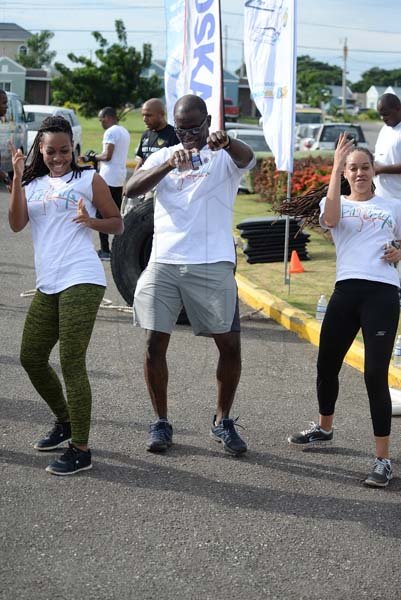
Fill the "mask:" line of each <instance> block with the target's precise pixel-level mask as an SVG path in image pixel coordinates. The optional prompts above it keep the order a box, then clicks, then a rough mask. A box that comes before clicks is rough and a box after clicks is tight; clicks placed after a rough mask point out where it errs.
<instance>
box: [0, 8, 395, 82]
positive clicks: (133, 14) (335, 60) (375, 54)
mask: <svg viewBox="0 0 401 600" xmlns="http://www.w3.org/2000/svg"><path fill="white" fill-rule="evenodd" d="M221 5H222V24H223V38H227V39H226V40H225V41H224V42H223V43H224V46H223V49H224V50H226V52H225V64H226V66H227V67H228V69H230V70H235V69H237V68H238V67H239V65H240V63H241V56H242V6H243V0H221ZM117 18H118V19H123V21H124V23H125V25H126V28H127V30H128V39H129V43H130V44H131V45H134V46H136V47H137V48H138V49H140V48H141V46H142V43H143V42H150V43H151V44H152V47H153V56H154V58H156V59H157V58H164V57H165V40H166V37H165V20H164V9H163V0H85V1H83V0H57V2H55V1H54V0H37V1H35V0H12V1H11V0H1V4H0V21H2V22H8V23H9V22H12V23H17V24H18V25H20V26H21V27H24V28H25V29H28V30H29V31H32V32H37V31H40V30H41V29H50V30H52V31H54V32H55V37H54V38H53V41H52V49H53V50H56V51H57V60H59V61H61V62H67V54H68V52H74V53H76V54H85V55H90V53H91V52H93V51H94V50H95V49H96V43H95V42H94V40H93V38H92V36H91V33H90V32H91V31H93V30H95V29H96V30H98V31H101V32H103V34H104V36H105V37H106V38H107V39H108V40H109V41H111V42H113V41H114V40H115V35H114V34H113V23H114V20H115V19H117ZM345 39H347V44H348V48H349V58H348V79H350V80H351V81H357V80H358V79H359V78H360V75H361V73H362V72H363V71H366V70H367V69H369V68H371V67H382V68H385V69H392V68H401V2H400V1H399V0H397V1H395V0H320V1H319V0H299V2H298V54H309V55H310V56H313V57H314V58H316V59H319V60H323V61H326V62H329V63H330V64H337V65H341V64H342V47H343V44H344V40H345Z"/></svg>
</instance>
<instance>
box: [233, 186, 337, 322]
mask: <svg viewBox="0 0 401 600" xmlns="http://www.w3.org/2000/svg"><path fill="white" fill-rule="evenodd" d="M258 198H259V197H258V196H257V195H242V194H239V195H238V196H237V200H236V203H235V207H234V226H235V225H237V223H240V222H241V221H242V220H243V219H246V218H248V217H260V216H271V215H273V214H274V213H273V212H272V211H271V207H270V205H269V204H267V203H265V202H258ZM305 232H306V233H310V235H311V239H310V241H309V243H308V246H307V248H308V254H309V256H310V259H311V260H308V261H303V262H302V264H303V267H304V269H305V273H297V274H294V275H291V281H290V286H288V285H285V284H284V264H283V262H279V263H261V264H255V265H250V264H249V263H247V262H246V256H245V255H244V254H243V252H242V251H241V249H240V248H239V249H238V272H239V273H241V274H242V275H244V276H245V277H247V278H248V279H250V280H251V281H252V282H253V283H254V284H256V285H258V286H260V287H261V288H263V289H265V290H267V291H269V292H271V293H272V294H274V295H275V296H278V297H279V298H282V299H283V300H286V301H287V302H289V303H290V304H292V305H293V306H295V307H297V308H299V309H301V310H304V311H305V312H307V313H309V314H311V315H314V314H315V311H316V303H317V301H318V299H319V296H320V295H321V294H325V295H326V298H327V299H329V298H330V296H331V293H332V291H333V287H334V281H335V249H334V245H333V244H332V243H331V242H330V241H329V240H327V239H325V238H324V237H323V236H322V235H321V234H320V233H316V232H315V231H313V230H312V231H311V230H305ZM234 233H235V235H236V237H238V236H239V232H238V230H237V229H235V230H234ZM239 239H240V240H241V238H239Z"/></svg>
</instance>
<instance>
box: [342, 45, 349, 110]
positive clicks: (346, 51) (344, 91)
mask: <svg viewBox="0 0 401 600" xmlns="http://www.w3.org/2000/svg"><path fill="white" fill-rule="evenodd" d="M347 58H348V46H347V38H345V40H344V47H343V98H342V109H343V115H345V110H346V106H347Z"/></svg>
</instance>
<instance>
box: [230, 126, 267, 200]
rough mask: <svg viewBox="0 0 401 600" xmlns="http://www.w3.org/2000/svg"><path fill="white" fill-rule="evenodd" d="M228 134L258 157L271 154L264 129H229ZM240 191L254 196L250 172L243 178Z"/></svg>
mask: <svg viewBox="0 0 401 600" xmlns="http://www.w3.org/2000/svg"><path fill="white" fill-rule="evenodd" d="M227 133H228V135H229V136H230V137H232V138H234V139H236V140H241V142H245V144H248V146H250V147H251V148H252V150H253V151H254V152H255V154H256V155H257V154H259V153H261V154H267V153H270V154H271V150H270V148H269V146H268V145H267V142H266V140H265V136H264V133H263V130H262V129H229V131H227ZM238 191H239V192H243V193H246V194H253V192H254V189H253V183H252V176H251V175H250V173H249V171H248V172H247V173H245V175H243V176H242V177H241V181H240V184H239V188H238Z"/></svg>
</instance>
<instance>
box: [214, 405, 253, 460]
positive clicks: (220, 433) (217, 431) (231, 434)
mask: <svg viewBox="0 0 401 600" xmlns="http://www.w3.org/2000/svg"><path fill="white" fill-rule="evenodd" d="M237 421H238V417H237V418H236V419H235V420H234V419H228V418H226V419H222V420H221V421H220V423H219V424H218V425H216V424H215V422H216V415H215V416H214V417H213V422H212V428H211V430H210V436H211V437H212V438H213V439H214V440H215V441H216V442H219V443H220V444H223V448H224V450H225V451H226V452H228V453H229V454H232V455H233V456H239V455H240V454H244V452H246V451H247V449H248V448H247V445H246V443H245V442H244V440H243V439H242V438H241V437H240V436H239V434H238V433H237V430H236V429H235V425H236V424H237ZM239 427H241V425H239Z"/></svg>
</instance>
